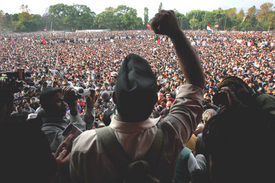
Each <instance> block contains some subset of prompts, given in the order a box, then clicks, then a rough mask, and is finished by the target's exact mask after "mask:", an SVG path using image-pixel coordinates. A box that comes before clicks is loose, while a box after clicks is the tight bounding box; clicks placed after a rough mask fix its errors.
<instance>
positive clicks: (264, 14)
mask: <svg viewBox="0 0 275 183" xmlns="http://www.w3.org/2000/svg"><path fill="white" fill-rule="evenodd" d="M272 8H273V4H272V3H264V4H262V5H261V6H260V10H259V11H258V14H257V18H258V19H259V21H260V22H261V21H266V20H268V17H269V16H270V15H271V13H272Z"/></svg>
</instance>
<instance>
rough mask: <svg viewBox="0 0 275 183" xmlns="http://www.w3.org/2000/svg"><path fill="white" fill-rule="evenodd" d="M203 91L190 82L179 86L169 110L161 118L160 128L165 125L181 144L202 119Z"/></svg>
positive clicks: (184, 142)
mask: <svg viewBox="0 0 275 183" xmlns="http://www.w3.org/2000/svg"><path fill="white" fill-rule="evenodd" d="M202 101H203V91H202V89H201V88H199V87H197V86H194V85H192V84H186V85H183V86H181V87H180V89H179V93H178V95H177V97H176V99H175V101H174V103H173V104H172V106H171V109H170V112H169V114H168V116H167V117H166V118H164V119H163V120H162V122H161V123H162V126H163V127H162V128H164V130H165V126H167V129H170V130H169V133H170V134H171V133H174V134H172V135H175V136H177V138H179V139H180V140H181V142H182V143H183V144H186V143H187V142H188V140H189V138H190V137H191V135H192V133H193V132H194V130H195V129H196V128H197V125H198V124H199V122H201V119H202V113H203V105H202Z"/></svg>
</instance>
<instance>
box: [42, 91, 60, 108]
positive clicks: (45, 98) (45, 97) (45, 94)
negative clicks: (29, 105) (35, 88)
mask: <svg viewBox="0 0 275 183" xmlns="http://www.w3.org/2000/svg"><path fill="white" fill-rule="evenodd" d="M61 91H62V89H61V88H58V87H49V88H45V89H44V90H43V91H42V92H41V93H40V104H41V105H42V107H43V108H44V105H45V104H48V103H49V102H50V101H51V98H52V97H53V96H54V95H55V94H56V93H60V92H61Z"/></svg>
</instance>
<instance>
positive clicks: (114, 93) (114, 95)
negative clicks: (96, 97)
mask: <svg viewBox="0 0 275 183" xmlns="http://www.w3.org/2000/svg"><path fill="white" fill-rule="evenodd" d="M112 98H113V102H114V103H115V104H116V92H113V94H112Z"/></svg>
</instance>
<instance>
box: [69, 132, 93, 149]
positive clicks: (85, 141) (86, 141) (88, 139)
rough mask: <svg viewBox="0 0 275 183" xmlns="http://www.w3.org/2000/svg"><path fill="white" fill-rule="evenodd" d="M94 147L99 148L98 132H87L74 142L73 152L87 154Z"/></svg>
mask: <svg viewBox="0 0 275 183" xmlns="http://www.w3.org/2000/svg"><path fill="white" fill-rule="evenodd" d="M93 146H95V148H97V147H96V146H98V141H97V135H96V131H95V130H86V131H85V132H83V133H81V134H80V135H79V136H78V137H77V138H76V139H75V140H74V142H73V148H72V151H84V152H87V151H88V150H89V149H90V148H91V147H93Z"/></svg>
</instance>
